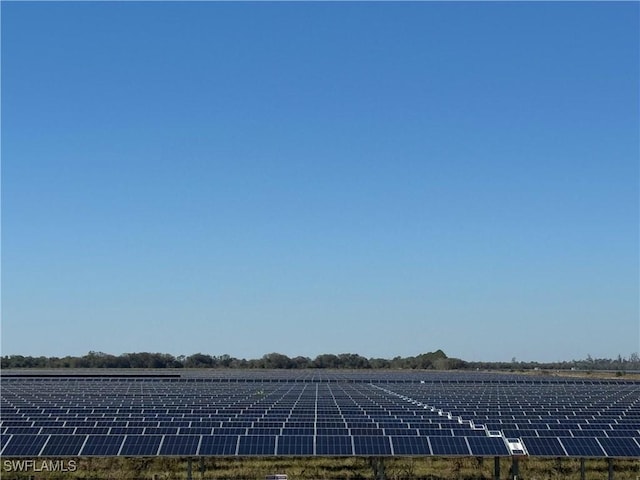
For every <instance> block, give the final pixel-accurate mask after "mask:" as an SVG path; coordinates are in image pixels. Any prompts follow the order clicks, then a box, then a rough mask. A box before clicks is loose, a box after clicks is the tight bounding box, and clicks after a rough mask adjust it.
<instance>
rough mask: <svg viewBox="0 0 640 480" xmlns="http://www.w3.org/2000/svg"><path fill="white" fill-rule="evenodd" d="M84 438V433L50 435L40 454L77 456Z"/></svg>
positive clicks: (85, 437)
mask: <svg viewBox="0 0 640 480" xmlns="http://www.w3.org/2000/svg"><path fill="white" fill-rule="evenodd" d="M86 439H87V436H86V435H51V436H50V437H49V441H48V442H47V443H46V445H45V447H44V448H43V449H42V452H40V455H42V456H47V457H65V456H78V454H79V453H80V449H81V448H82V445H83V444H84V441H85V440H86Z"/></svg>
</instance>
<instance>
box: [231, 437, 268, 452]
mask: <svg viewBox="0 0 640 480" xmlns="http://www.w3.org/2000/svg"><path fill="white" fill-rule="evenodd" d="M275 451H276V437H275V436H269V435H246V436H241V437H240V443H239V444H238V455H275Z"/></svg>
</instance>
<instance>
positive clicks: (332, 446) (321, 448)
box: [316, 436, 353, 456]
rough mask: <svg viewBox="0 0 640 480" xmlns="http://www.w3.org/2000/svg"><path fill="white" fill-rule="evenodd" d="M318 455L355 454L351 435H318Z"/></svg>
mask: <svg viewBox="0 0 640 480" xmlns="http://www.w3.org/2000/svg"><path fill="white" fill-rule="evenodd" d="M316 455H333V456H341V455H353V445H352V443H351V437H348V436H338V437H331V436H322V437H316Z"/></svg>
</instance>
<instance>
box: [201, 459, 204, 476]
mask: <svg viewBox="0 0 640 480" xmlns="http://www.w3.org/2000/svg"><path fill="white" fill-rule="evenodd" d="M200 478H201V479H204V457H200Z"/></svg>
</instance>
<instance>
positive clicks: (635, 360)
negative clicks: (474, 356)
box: [467, 352, 640, 372]
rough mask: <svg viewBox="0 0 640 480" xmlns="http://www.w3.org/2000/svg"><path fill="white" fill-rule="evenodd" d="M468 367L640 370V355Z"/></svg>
mask: <svg viewBox="0 0 640 480" xmlns="http://www.w3.org/2000/svg"><path fill="white" fill-rule="evenodd" d="M467 367H468V368H471V369H480V370H485V369H488V370H498V369H499V370H536V369H537V370H581V371H587V372H591V371H603V370H606V371H616V372H630V371H633V372H640V355H638V352H634V353H632V354H631V355H629V356H628V357H623V356H622V355H618V356H617V358H593V357H592V356H591V355H587V358H585V359H582V360H571V361H561V362H544V363H542V362H519V361H517V360H516V358H513V359H512V360H511V362H467Z"/></svg>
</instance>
